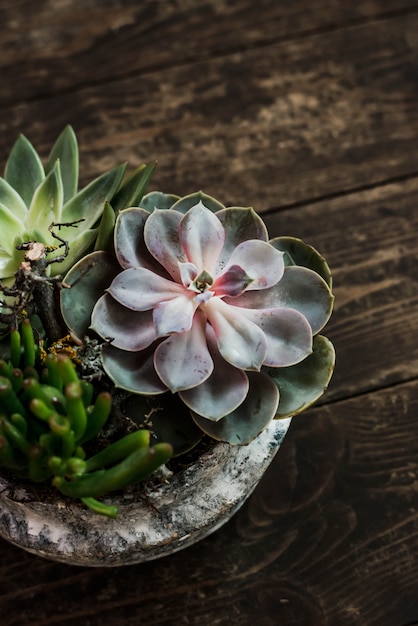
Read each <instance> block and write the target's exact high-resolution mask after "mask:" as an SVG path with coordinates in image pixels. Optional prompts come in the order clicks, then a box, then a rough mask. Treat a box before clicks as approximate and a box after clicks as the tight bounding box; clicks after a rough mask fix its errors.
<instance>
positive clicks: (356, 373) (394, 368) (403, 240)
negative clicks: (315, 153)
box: [265, 179, 418, 401]
mask: <svg viewBox="0 0 418 626" xmlns="http://www.w3.org/2000/svg"><path fill="white" fill-rule="evenodd" d="M417 197H418V179H413V180H410V181H407V182H404V183H398V184H393V185H387V186H382V187H379V188H376V189H373V190H369V191H364V192H362V193H357V194H353V195H349V196H346V197H340V198H336V199H333V200H330V201H328V202H319V203H315V204H312V205H310V206H308V207H303V208H299V209H298V210H286V211H281V212H279V213H273V214H271V215H266V216H265V222H266V224H267V226H268V229H269V233H270V236H271V237H274V236H279V235H292V236H295V237H299V238H301V239H303V240H305V241H306V242H307V243H309V244H311V245H313V246H314V247H316V248H317V249H318V250H320V251H321V253H322V254H324V256H325V257H326V258H327V260H328V262H329V264H330V266H331V268H332V270H333V280H334V288H333V291H334V293H335V297H336V300H335V311H334V315H333V317H332V318H331V321H330V323H329V324H328V326H327V327H326V329H325V331H324V334H326V335H327V336H329V337H330V338H331V339H332V341H333V342H334V344H335V347H336V351H337V364H336V369H335V373H334V377H333V379H332V381H331V385H330V388H329V390H328V392H327V395H326V398H325V400H326V401H329V400H332V399H335V398H341V397H347V396H350V395H352V394H354V393H361V392H364V391H366V390H371V389H374V388H378V387H381V386H384V385H388V384H391V383H394V382H399V381H406V380H409V379H411V378H413V377H417V376H418V341H416V340H415V338H416V337H418V288H417V273H418V259H417V232H418V211H417V210H416V203H417ZM411 338H414V339H411Z"/></svg>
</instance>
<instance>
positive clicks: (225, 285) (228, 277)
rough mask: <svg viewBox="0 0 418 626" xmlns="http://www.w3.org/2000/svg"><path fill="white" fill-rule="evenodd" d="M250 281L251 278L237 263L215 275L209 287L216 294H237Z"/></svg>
mask: <svg viewBox="0 0 418 626" xmlns="http://www.w3.org/2000/svg"><path fill="white" fill-rule="evenodd" d="M251 282H252V278H251V277H250V276H248V274H247V272H246V271H245V270H244V269H243V268H242V267H240V266H239V265H231V267H229V268H228V269H227V270H225V271H224V272H222V274H220V276H218V277H217V279H216V280H215V282H214V283H213V285H212V286H211V289H212V290H213V291H214V293H215V294H216V295H217V296H232V297H235V296H238V295H240V294H241V293H242V292H243V291H245V289H246V288H247V287H248V285H249V284H250V283H251Z"/></svg>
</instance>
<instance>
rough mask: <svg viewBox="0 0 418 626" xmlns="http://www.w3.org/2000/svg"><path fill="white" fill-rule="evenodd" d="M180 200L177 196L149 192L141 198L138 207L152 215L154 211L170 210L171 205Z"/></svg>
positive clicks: (160, 192)
mask: <svg viewBox="0 0 418 626" xmlns="http://www.w3.org/2000/svg"><path fill="white" fill-rule="evenodd" d="M177 200H180V197H179V196H176V195H174V194H169V193H163V192H162V191H150V192H149V193H147V194H145V196H144V197H143V198H142V200H141V202H140V203H139V206H140V207H142V208H143V209H145V210H146V211H148V213H152V212H153V211H154V210H155V209H171V207H172V206H173V204H174V203H175V202H177Z"/></svg>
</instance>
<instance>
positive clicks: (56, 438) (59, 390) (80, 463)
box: [0, 319, 172, 517]
mask: <svg viewBox="0 0 418 626" xmlns="http://www.w3.org/2000/svg"><path fill="white" fill-rule="evenodd" d="M111 408H112V398H111V395H110V393H108V392H101V393H99V394H96V396H95V397H94V388H93V385H92V384H91V383H88V382H86V381H85V380H81V379H80V378H79V376H78V374H77V372H76V370H75V367H74V364H73V363H72V361H71V360H70V358H69V357H68V356H66V355H64V354H54V353H53V351H51V352H49V353H45V352H44V351H43V350H42V347H41V346H40V345H39V342H37V341H36V340H35V337H34V333H33V330H32V326H31V323H30V321H29V320H28V319H25V320H23V322H22V325H21V331H20V332H19V331H18V330H17V329H12V331H11V333H10V359H9V360H7V361H6V360H1V361H0V465H2V466H3V467H6V468H8V469H9V470H10V471H12V472H13V473H14V474H17V475H18V476H20V477H24V478H28V479H30V480H32V481H35V482H43V481H46V480H50V481H51V483H52V486H54V487H56V488H57V489H58V490H59V491H60V492H61V493H63V494H64V495H66V496H69V497H72V498H80V499H81V500H82V501H83V502H84V504H86V505H87V506H88V507H89V508H91V509H92V510H93V511H95V512H97V513H101V514H104V515H107V516H110V517H116V515H117V507H115V506H114V505H109V504H105V503H103V502H100V501H98V500H97V498H98V497H101V496H103V495H105V494H106V493H108V492H110V491H114V490H117V489H122V488H124V487H126V486H128V485H130V484H132V483H136V482H138V481H140V480H142V479H144V478H145V477H147V476H148V475H149V474H150V473H152V472H153V471H154V470H155V469H156V468H158V467H159V466H160V465H162V464H163V463H165V462H166V461H167V460H168V458H170V456H171V453H172V448H171V446H170V445H169V444H166V443H157V444H156V445H153V446H150V432H149V431H148V430H145V429H141V430H135V431H134V432H132V433H129V434H126V435H125V436H123V437H121V438H120V439H118V440H115V441H113V442H112V443H110V444H109V445H106V446H104V447H102V449H100V450H99V451H98V452H96V453H95V454H93V455H92V456H90V457H89V458H86V451H85V447H84V446H85V444H86V443H88V442H89V441H90V440H92V439H94V438H95V437H96V436H97V435H98V434H99V433H101V432H102V429H103V428H104V426H105V424H106V421H107V419H108V417H109V414H110V412H111Z"/></svg>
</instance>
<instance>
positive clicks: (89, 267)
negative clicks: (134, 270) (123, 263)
mask: <svg viewBox="0 0 418 626" xmlns="http://www.w3.org/2000/svg"><path fill="white" fill-rule="evenodd" d="M119 270H120V268H119V265H118V263H117V261H116V259H115V257H114V256H113V255H111V254H109V253H108V252H92V253H91V254H89V255H87V256H85V257H84V258H83V259H81V260H80V261H79V262H78V263H76V264H75V265H74V267H73V268H72V269H71V270H70V271H69V272H68V274H67V275H66V277H65V284H66V285H68V286H69V287H70V288H69V289H63V290H62V291H61V312H62V316H63V318H64V321H65V323H66V325H67V327H68V328H69V329H70V330H71V332H72V333H73V335H74V336H75V337H77V338H78V339H79V340H82V339H83V337H85V335H87V334H88V329H89V327H90V323H91V314H92V311H93V308H94V306H95V304H96V302H97V300H98V299H99V298H100V297H101V296H102V294H103V293H104V291H105V290H106V289H107V287H108V286H109V282H110V281H111V280H112V276H116V275H117V273H118V271H119ZM81 279H83V280H81Z"/></svg>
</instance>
